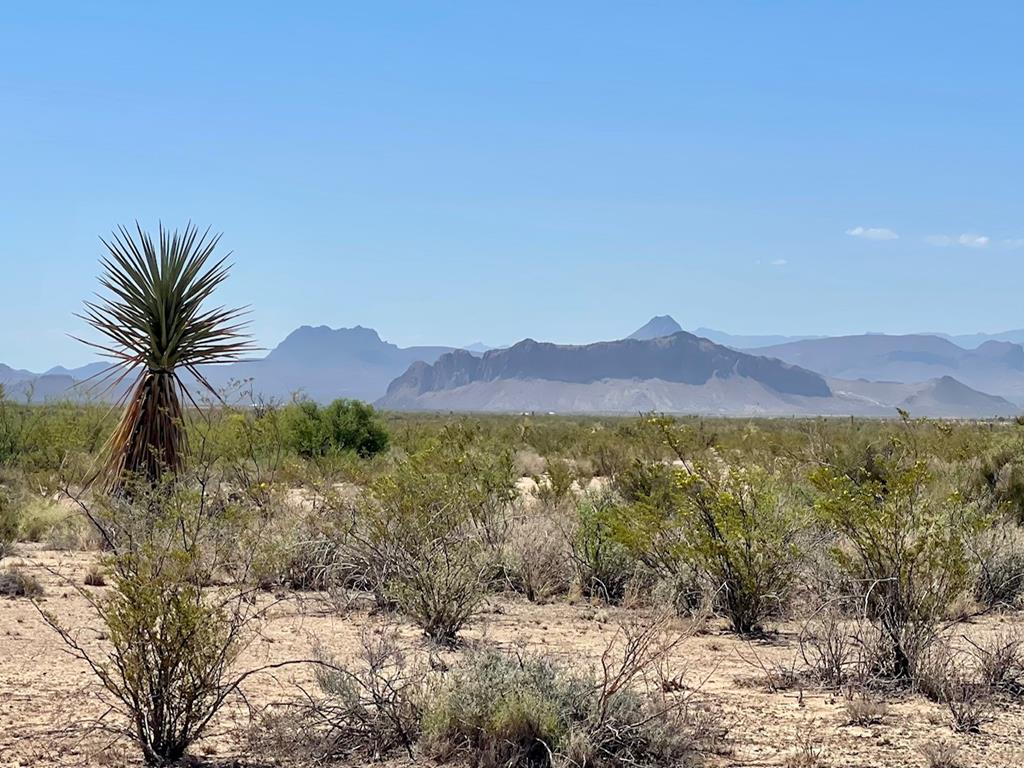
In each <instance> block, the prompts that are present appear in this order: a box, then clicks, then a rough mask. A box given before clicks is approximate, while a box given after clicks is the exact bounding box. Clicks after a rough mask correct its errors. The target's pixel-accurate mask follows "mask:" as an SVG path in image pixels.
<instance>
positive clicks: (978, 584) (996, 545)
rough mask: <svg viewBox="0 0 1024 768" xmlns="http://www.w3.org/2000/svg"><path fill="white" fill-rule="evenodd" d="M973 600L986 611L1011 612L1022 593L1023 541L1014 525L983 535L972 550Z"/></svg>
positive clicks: (992, 530)
mask: <svg viewBox="0 0 1024 768" xmlns="http://www.w3.org/2000/svg"><path fill="white" fill-rule="evenodd" d="M975 557H976V560H977V571H976V573H975V577H974V599H975V600H977V601H978V602H979V603H980V604H981V605H983V606H985V607H986V608H1013V607H1014V606H1015V605H1016V604H1017V601H1018V599H1019V598H1020V596H1021V593H1024V540H1022V536H1021V532H1020V529H1019V528H1017V526H1016V524H1010V525H1006V524H1003V525H999V526H996V527H995V528H993V529H991V530H989V531H985V532H984V533H983V534H982V535H981V536H980V537H979V541H978V542H977V544H976V546H975Z"/></svg>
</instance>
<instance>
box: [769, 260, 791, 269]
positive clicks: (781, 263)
mask: <svg viewBox="0 0 1024 768" xmlns="http://www.w3.org/2000/svg"><path fill="white" fill-rule="evenodd" d="M787 264H789V262H788V261H786V260H785V259H773V260H772V266H773V267H784V266H786V265H787Z"/></svg>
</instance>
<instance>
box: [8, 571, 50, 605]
mask: <svg viewBox="0 0 1024 768" xmlns="http://www.w3.org/2000/svg"><path fill="white" fill-rule="evenodd" d="M42 594H43V585H42V584H40V583H39V581H38V580H37V579H36V577H35V576H33V575H32V574H30V573H25V572H24V571H22V570H21V569H20V568H17V567H10V568H5V569H4V570H2V571H0V596H2V597H29V598H34V597H39V596H41V595H42Z"/></svg>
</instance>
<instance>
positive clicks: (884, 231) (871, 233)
mask: <svg viewBox="0 0 1024 768" xmlns="http://www.w3.org/2000/svg"><path fill="white" fill-rule="evenodd" d="M846 234H848V235H850V237H863V238H864V239H865V240H896V239H897V238H898V237H899V235H897V234H896V233H895V232H893V231H892V230H891V229H889V228H888V227H853V228H852V229H848V230H846Z"/></svg>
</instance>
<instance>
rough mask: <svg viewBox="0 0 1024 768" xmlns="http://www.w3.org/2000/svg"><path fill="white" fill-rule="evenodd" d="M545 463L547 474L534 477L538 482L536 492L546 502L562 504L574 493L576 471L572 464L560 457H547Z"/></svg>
mask: <svg viewBox="0 0 1024 768" xmlns="http://www.w3.org/2000/svg"><path fill="white" fill-rule="evenodd" d="M545 464H546V465H547V472H546V474H545V475H544V476H543V477H540V476H535V477H534V481H535V482H536V483H537V489H536V491H534V493H535V495H536V496H537V498H538V499H540V500H541V501H542V502H544V503H545V504H550V505H559V504H562V503H564V502H566V501H567V500H568V499H569V498H570V496H571V495H572V492H573V483H574V482H575V481H576V472H575V470H574V469H573V466H572V464H570V463H569V462H568V461H566V460H565V459H561V458H558V457H552V458H549V459H547V460H546V461H545Z"/></svg>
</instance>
